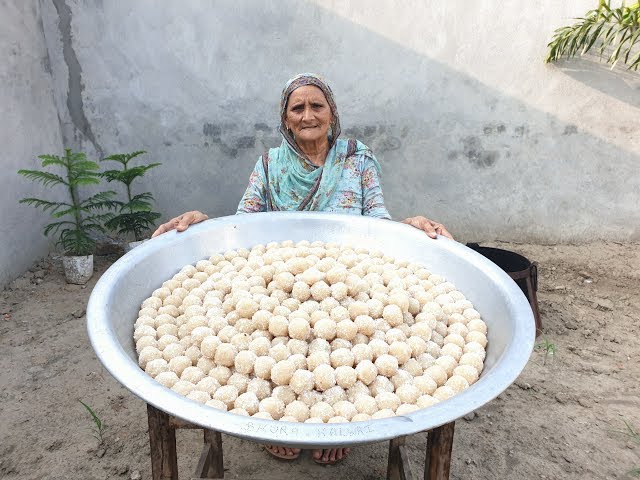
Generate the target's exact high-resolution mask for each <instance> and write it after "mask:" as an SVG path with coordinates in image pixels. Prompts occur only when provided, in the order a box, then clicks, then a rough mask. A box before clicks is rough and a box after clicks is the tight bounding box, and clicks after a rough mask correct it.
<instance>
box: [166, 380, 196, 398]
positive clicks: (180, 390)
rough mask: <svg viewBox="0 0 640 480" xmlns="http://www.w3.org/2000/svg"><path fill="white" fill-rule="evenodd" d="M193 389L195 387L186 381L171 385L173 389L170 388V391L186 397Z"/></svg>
mask: <svg viewBox="0 0 640 480" xmlns="http://www.w3.org/2000/svg"><path fill="white" fill-rule="evenodd" d="M195 388H196V386H195V385H194V384H193V383H191V382H187V381H186V380H178V381H177V382H176V383H174V384H173V387H171V390H173V391H174V392H176V393H177V394H179V395H182V396H185V397H186V396H187V395H189V394H190V393H191V392H192V391H193V390H195Z"/></svg>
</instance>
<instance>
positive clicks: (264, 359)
mask: <svg viewBox="0 0 640 480" xmlns="http://www.w3.org/2000/svg"><path fill="white" fill-rule="evenodd" d="M275 364H276V361H275V360H274V359H273V358H271V357H269V356H260V357H256V360H255V363H254V365H253V371H254V373H255V376H256V377H258V378H262V379H264V380H270V379H271V369H272V368H273V367H274V365H275Z"/></svg>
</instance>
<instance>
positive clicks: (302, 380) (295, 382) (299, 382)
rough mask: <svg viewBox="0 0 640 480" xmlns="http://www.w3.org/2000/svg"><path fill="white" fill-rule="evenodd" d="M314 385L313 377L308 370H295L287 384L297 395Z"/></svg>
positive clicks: (311, 388)
mask: <svg viewBox="0 0 640 480" xmlns="http://www.w3.org/2000/svg"><path fill="white" fill-rule="evenodd" d="M314 385H315V379H314V376H313V373H312V372H310V371H309V370H296V372H295V373H294V374H293V376H292V377H291V380H290V381H289V386H290V387H291V388H292V390H293V391H294V392H295V393H296V394H298V395H300V394H302V393H304V392H307V391H310V390H313V387H314Z"/></svg>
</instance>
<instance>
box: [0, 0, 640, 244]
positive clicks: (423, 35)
mask: <svg viewBox="0 0 640 480" xmlns="http://www.w3.org/2000/svg"><path fill="white" fill-rule="evenodd" d="M596 4H597V2H596V1H595V0H568V1H563V2H557V1H555V0H543V1H541V2H522V1H516V0H505V1H503V2H486V1H481V2H469V1H464V0H452V1H448V2H435V1H431V2H424V1H419V0H406V1H402V2H397V1H379V2H371V1H367V0H341V1H329V0H302V1H294V0H278V1H275V0H271V1H262V2H254V1H248V0H241V1H238V0H218V1H215V2H214V1H204V0H202V1H189V2H163V3H162V7H161V8H159V7H158V5H157V4H152V3H150V2H146V1H141V0H138V1H124V0H111V1H108V2H105V1H99V0H85V1H71V0H41V1H40V6H41V9H42V12H43V18H44V25H43V30H44V34H45V38H46V44H47V47H48V52H49V57H50V64H51V69H52V72H53V80H54V98H55V105H56V109H57V113H58V116H59V118H60V125H61V131H62V134H63V138H64V143H65V144H66V145H67V146H70V147H73V148H76V149H83V150H85V151H87V152H88V153H89V154H90V155H92V156H94V157H98V156H100V155H102V154H110V153H116V152H124V151H132V150H135V149H145V150H147V151H148V152H149V154H148V155H147V160H148V161H160V162H162V163H163V166H162V167H160V168H157V169H156V170H155V171H152V172H151V173H150V174H149V176H148V177H146V178H145V181H144V182H142V183H141V184H139V185H138V189H139V190H151V191H152V192H153V193H154V194H155V196H156V198H157V200H158V202H157V204H158V209H159V210H160V211H162V212H163V214H164V218H169V217H171V216H173V215H175V214H178V213H181V212H182V211H184V210H187V209H201V210H204V211H206V212H207V213H209V214H210V215H212V216H219V215H228V214H232V213H234V211H235V207H236V205H237V202H238V200H239V199H240V197H241V195H242V193H243V191H244V188H245V187H246V183H247V179H248V175H249V172H250V170H251V168H252V167H253V165H254V163H255V161H256V159H257V157H258V155H259V154H261V153H262V152H263V151H264V150H265V149H266V148H268V147H270V146H275V145H277V144H279V142H280V139H279V137H278V135H277V133H276V126H277V122H278V114H277V109H278V101H279V95H280V91H281V89H282V86H283V85H284V83H285V81H286V80H287V79H288V78H289V77H291V76H293V75H294V74H296V73H299V72H302V71H314V72H319V73H322V74H324V75H325V76H326V78H327V79H328V80H329V82H330V84H331V85H332V87H333V90H334V92H335V94H336V100H337V104H338V108H339V110H340V114H341V118H342V125H343V133H344V134H345V135H347V136H356V137H357V138H358V139H360V140H362V141H364V142H365V143H367V144H369V145H370V146H371V147H372V148H373V149H374V151H375V152H376V154H377V156H378V158H379V160H380V162H381V164H382V167H383V176H384V191H385V194H386V199H387V203H388V207H389V209H390V211H391V213H392V215H394V217H395V218H398V219H400V218H403V217H405V216H407V215H412V214H419V213H420V214H425V215H428V216H432V217H434V218H436V219H438V220H440V221H442V222H444V223H445V224H447V225H448V226H449V227H450V229H451V230H452V231H453V232H454V233H455V234H456V235H457V236H458V237H459V238H460V239H462V240H467V241H468V240H488V239H504V240H522V241H538V242H569V241H589V240H595V239H616V240H638V239H639V238H640V229H639V227H638V225H640V221H639V220H640V215H639V214H638V208H637V206H638V204H640V193H639V192H640V176H639V175H638V174H637V172H638V167H637V165H638V162H639V161H640V135H639V133H640V115H639V113H640V80H639V79H640V74H638V73H635V72H627V71H624V70H623V69H620V68H616V69H615V70H613V71H610V70H609V68H608V67H607V66H606V65H602V64H599V63H598V62H597V60H594V59H593V58H591V59H577V60H571V61H565V62H562V63H561V64H559V65H545V64H544V63H543V59H544V57H545V54H546V44H547V43H548V41H549V40H550V39H551V36H552V34H553V31H554V29H555V28H557V27H559V26H561V25H565V24H568V23H570V22H571V21H572V18H573V17H577V16H580V15H582V14H584V13H585V12H586V11H587V10H588V9H590V8H593V7H594V6H595V5H596ZM5 8H6V7H5ZM14 10H15V7H14ZM38 34H39V32H33V34H32V35H33V36H37V35H38ZM36 46H37V45H34V46H33V48H35V47H36ZM0 68H3V69H6V67H0ZM3 95H9V96H11V94H7V93H6V89H5V91H4V92H3ZM23 101H24V100H23Z"/></svg>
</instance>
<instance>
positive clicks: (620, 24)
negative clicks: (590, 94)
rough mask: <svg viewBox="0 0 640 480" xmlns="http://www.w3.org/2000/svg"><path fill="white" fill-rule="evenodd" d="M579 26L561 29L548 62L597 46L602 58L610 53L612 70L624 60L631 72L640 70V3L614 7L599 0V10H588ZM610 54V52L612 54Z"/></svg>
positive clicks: (608, 60)
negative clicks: (606, 53)
mask: <svg viewBox="0 0 640 480" xmlns="http://www.w3.org/2000/svg"><path fill="white" fill-rule="evenodd" d="M576 20H578V22H577V23H575V24H573V25H571V26H566V27H561V28H558V29H557V30H556V31H555V34H554V36H553V39H552V40H551V42H550V43H549V45H547V46H548V47H549V53H548V55H547V58H546V59H545V62H547V63H549V62H554V61H556V60H559V59H560V58H561V57H562V56H563V55H566V56H567V57H572V56H574V55H578V54H579V55H584V54H585V53H587V52H588V51H589V50H590V49H591V48H592V47H596V48H597V49H598V50H599V52H600V56H601V57H602V56H603V55H604V54H605V52H608V56H607V63H610V64H611V68H613V67H615V66H616V64H617V63H618V62H619V61H621V60H622V63H623V64H625V65H628V67H627V68H628V69H629V70H638V67H640V2H636V3H634V4H632V5H630V6H627V5H625V2H624V1H623V2H622V5H621V6H620V7H618V8H611V1H610V0H600V1H599V4H598V8H596V9H594V10H589V11H588V12H587V13H586V14H585V16H584V17H583V18H578V19H576ZM609 52H610V53H609Z"/></svg>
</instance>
